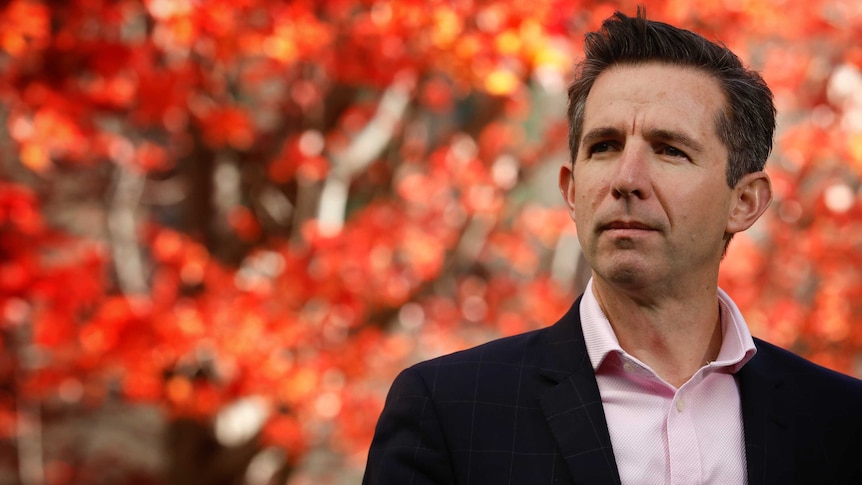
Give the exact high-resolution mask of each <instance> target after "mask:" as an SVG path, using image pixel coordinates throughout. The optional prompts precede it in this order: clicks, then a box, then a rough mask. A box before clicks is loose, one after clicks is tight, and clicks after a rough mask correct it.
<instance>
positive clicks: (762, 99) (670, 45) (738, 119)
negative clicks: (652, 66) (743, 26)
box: [568, 8, 775, 187]
mask: <svg viewBox="0 0 862 485" xmlns="http://www.w3.org/2000/svg"><path fill="white" fill-rule="evenodd" d="M584 53H585V55H586V58H585V59H584V60H583V61H582V62H581V63H580V64H579V65H578V67H577V69H576V77H575V80H574V82H573V83H572V84H571V86H569V109H568V118H569V152H570V155H571V157H572V163H574V161H575V159H576V158H577V154H578V144H579V143H580V139H581V135H582V134H583V133H582V132H583V125H584V106H585V104H586V101H587V95H589V93H590V89H591V88H592V86H593V83H594V82H595V80H596V78H598V77H599V75H600V74H601V73H602V72H604V71H605V70H606V69H607V68H609V67H611V66H613V65H619V64H623V65H626V64H628V65H635V64H643V63H647V62H660V63H667V64H672V65H678V66H685V67H692V68H695V69H700V70H701V71H703V72H705V73H707V74H709V75H711V76H713V77H714V78H715V79H716V80H717V81H718V83H719V85H720V86H721V89H722V91H723V92H724V97H725V100H726V109H724V110H722V111H721V112H719V113H718V114H717V118H716V120H715V124H716V129H717V132H718V133H717V135H718V137H719V139H720V140H721V141H722V143H724V145H725V146H726V147H727V150H728V153H729V157H728V158H729V159H728V164H727V183H728V185H730V186H731V187H734V186H736V184H737V182H739V179H740V178H742V176H743V175H745V174H747V173H751V172H756V171H759V170H763V166H764V165H765V164H766V159H767V157H769V152H770V151H772V139H773V134H774V132H775V106H774V104H773V102H772V91H770V89H769V87H768V86H767V85H766V82H764V81H763V78H762V77H761V76H760V74H758V73H757V72H755V71H754V70H751V69H747V68H746V67H745V66H743V64H742V62H741V61H740V60H739V58H738V57H737V56H736V55H735V54H734V53H733V52H731V51H730V49H728V48H727V47H726V46H724V45H720V44H716V43H714V42H710V41H709V40H707V39H705V38H704V37H703V36H701V35H698V34H695V33H694V32H690V31H688V30H683V29H679V28H677V27H674V26H672V25H668V24H665V23H662V22H655V21H651V20H647V19H646V12H645V11H644V10H643V9H642V8H638V12H637V17H634V18H633V17H628V16H626V15H625V14H623V13H621V12H616V13H614V15H612V16H611V17H609V18H607V19H606V20H605V21H604V22H603V23H602V27H601V29H599V30H598V31H597V32H590V33H588V34H587V35H586V38H585V40H584Z"/></svg>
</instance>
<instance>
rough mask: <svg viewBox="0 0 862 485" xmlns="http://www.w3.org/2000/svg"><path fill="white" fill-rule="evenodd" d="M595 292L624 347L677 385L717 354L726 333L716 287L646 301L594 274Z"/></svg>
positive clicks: (666, 379) (713, 358)
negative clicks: (608, 283)
mask: <svg viewBox="0 0 862 485" xmlns="http://www.w3.org/2000/svg"><path fill="white" fill-rule="evenodd" d="M593 294H594V295H595V297H596V299H597V300H598V302H599V305H600V306H601V308H602V311H603V312H604V313H605V315H606V316H607V318H608V320H609V321H610V323H611V327H612V328H613V330H614V333H615V334H616V336H617V340H618V341H619V343H620V346H621V347H622V348H623V350H625V351H626V352H628V353H629V354H631V355H632V356H634V357H636V358H637V359H638V360H640V361H641V362H643V363H645V364H647V365H648V366H650V368H652V369H653V370H654V371H655V372H656V373H657V374H658V375H659V376H660V377H661V378H662V379H664V380H665V381H667V382H668V383H670V384H671V385H673V386H674V387H677V388H678V387H680V386H681V385H682V384H684V383H685V382H686V381H688V380H689V379H690V378H691V376H693V375H694V373H695V372H697V371H698V369H700V368H701V367H702V366H703V365H705V364H706V363H708V362H710V361H713V360H715V359H716V357H718V353H719V350H720V349H721V342H722V332H721V318H720V314H719V309H718V287H717V286H715V285H713V286H711V287H707V288H703V289H701V290H700V291H686V292H685V294H684V295H679V296H677V297H664V298H653V299H650V300H648V301H646V300H644V299H641V298H638V299H635V298H633V297H632V296H631V295H628V294H626V293H624V292H620V291H617V290H616V289H614V288H613V287H612V286H610V285H606V284H604V283H603V282H602V281H601V280H599V279H594V281H593Z"/></svg>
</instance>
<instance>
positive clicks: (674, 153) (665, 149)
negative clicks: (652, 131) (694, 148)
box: [659, 145, 688, 159]
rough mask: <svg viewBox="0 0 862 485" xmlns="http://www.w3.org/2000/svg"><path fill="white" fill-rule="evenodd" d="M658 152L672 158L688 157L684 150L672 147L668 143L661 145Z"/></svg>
mask: <svg viewBox="0 0 862 485" xmlns="http://www.w3.org/2000/svg"><path fill="white" fill-rule="evenodd" d="M659 153H661V154H663V155H667V156H669V157H672V158H685V159H688V155H687V154H686V153H685V152H684V151H682V150H680V149H679V148H675V147H672V146H670V145H663V146H662V147H661V148H660V149H659Z"/></svg>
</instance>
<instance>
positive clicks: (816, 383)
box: [754, 338, 862, 405]
mask: <svg viewBox="0 0 862 485" xmlns="http://www.w3.org/2000/svg"><path fill="white" fill-rule="evenodd" d="M754 342H755V346H756V347H757V354H756V355H755V357H754V358H755V359H757V360H760V361H761V362H762V365H763V366H764V370H766V371H767V372H768V373H769V374H770V375H772V376H773V377H776V378H779V379H782V380H783V381H784V382H785V383H787V384H788V385H790V386H794V387H798V388H801V389H804V390H805V393H806V394H808V395H811V396H812V397H814V396H817V397H820V398H823V397H827V396H841V401H842V402H845V403H848V404H849V403H853V404H855V405H862V380H859V379H857V378H855V377H852V376H849V375H846V374H842V373H840V372H836V371H834V370H831V369H827V368H826V367H823V366H820V365H818V364H815V363H813V362H811V361H809V360H807V359H805V358H803V357H800V356H799V355H796V354H794V353H793V352H790V351H788V350H786V349H783V348H781V347H778V346H776V345H773V344H771V343H769V342H766V341H763V340H760V339H757V338H755V339H754Z"/></svg>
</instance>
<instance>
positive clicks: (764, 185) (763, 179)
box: [725, 171, 772, 234]
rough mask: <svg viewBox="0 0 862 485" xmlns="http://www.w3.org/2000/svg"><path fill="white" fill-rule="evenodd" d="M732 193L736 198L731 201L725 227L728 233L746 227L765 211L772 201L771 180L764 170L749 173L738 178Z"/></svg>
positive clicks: (734, 232)
mask: <svg viewBox="0 0 862 485" xmlns="http://www.w3.org/2000/svg"><path fill="white" fill-rule="evenodd" d="M733 193H734V194H735V197H736V198H735V199H734V200H732V201H731V206H730V216H729V217H728V219H727V228H726V229H725V231H726V232H727V233H728V234H736V233H737V232H741V231H744V230H746V229H748V228H749V227H751V225H752V224H754V222H755V221H757V219H759V218H760V216H761V215H762V214H763V213H764V212H766V208H767V207H769V204H770V202H772V181H771V180H770V179H769V175H767V174H766V172H763V171H760V172H753V173H749V174H746V175H745V176H743V177H742V178H741V179H740V180H739V183H737V184H736V187H734V189H733Z"/></svg>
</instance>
